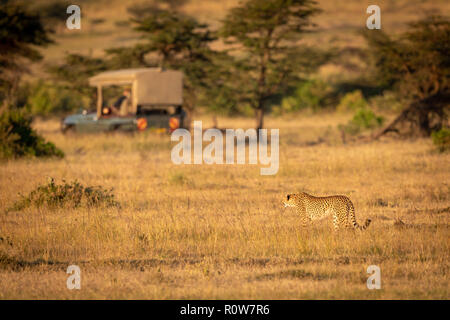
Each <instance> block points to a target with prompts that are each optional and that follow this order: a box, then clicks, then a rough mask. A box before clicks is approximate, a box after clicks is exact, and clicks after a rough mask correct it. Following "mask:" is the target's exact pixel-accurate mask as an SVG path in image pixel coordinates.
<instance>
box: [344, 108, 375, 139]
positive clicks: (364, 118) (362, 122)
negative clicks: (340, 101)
mask: <svg viewBox="0 0 450 320" xmlns="http://www.w3.org/2000/svg"><path fill="white" fill-rule="evenodd" d="M383 122H384V118H383V117H381V116H377V115H376V114H375V113H374V112H373V111H372V110H370V109H368V108H360V109H358V110H357V111H356V112H355V114H354V116H353V118H352V120H350V121H349V122H348V123H347V125H341V126H339V128H340V129H341V130H344V131H345V132H346V133H348V134H352V135H354V134H358V133H360V132H362V131H364V130H367V129H374V128H377V127H380V126H381V125H382V124H383Z"/></svg>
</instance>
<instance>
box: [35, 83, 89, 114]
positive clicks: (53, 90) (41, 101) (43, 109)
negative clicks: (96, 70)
mask: <svg viewBox="0 0 450 320" xmlns="http://www.w3.org/2000/svg"><path fill="white" fill-rule="evenodd" d="M29 90H30V94H29V96H28V99H27V107H28V109H29V110H30V111H31V112H32V114H35V115H43V116H46V115H50V114H58V113H66V112H69V111H74V110H78V109H87V108H88V106H89V99H87V98H85V97H83V96H82V95H80V94H77V93H74V92H71V91H69V90H67V89H66V88H62V87H59V86H57V85H52V84H48V83H44V82H43V81H39V82H37V83H36V84H34V85H32V86H31V87H30V89H29Z"/></svg>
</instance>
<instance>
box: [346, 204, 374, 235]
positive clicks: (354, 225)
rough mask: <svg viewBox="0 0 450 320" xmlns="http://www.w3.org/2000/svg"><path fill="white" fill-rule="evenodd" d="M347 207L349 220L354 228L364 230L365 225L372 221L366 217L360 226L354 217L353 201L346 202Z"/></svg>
mask: <svg viewBox="0 0 450 320" xmlns="http://www.w3.org/2000/svg"><path fill="white" fill-rule="evenodd" d="M348 208H349V211H350V222H351V223H352V225H353V228H355V229H359V230H365V229H367V227H368V226H369V224H370V222H372V220H370V219H366V221H365V222H364V224H363V225H362V226H360V225H359V224H358V223H357V222H356V217H355V208H354V207H353V203H352V202H351V201H349V202H348Z"/></svg>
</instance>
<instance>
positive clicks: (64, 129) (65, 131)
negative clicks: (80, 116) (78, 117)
mask: <svg viewBox="0 0 450 320" xmlns="http://www.w3.org/2000/svg"><path fill="white" fill-rule="evenodd" d="M61 132H62V133H63V134H70V133H74V132H75V126H74V125H73V124H69V125H61Z"/></svg>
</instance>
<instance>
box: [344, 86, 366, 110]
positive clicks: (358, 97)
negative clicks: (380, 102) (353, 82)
mask: <svg viewBox="0 0 450 320" xmlns="http://www.w3.org/2000/svg"><path fill="white" fill-rule="evenodd" d="M366 107H367V101H366V99H365V98H364V96H363V94H362V92H361V90H355V91H353V92H349V93H347V94H345V95H344V96H343V97H342V98H341V100H340V101H339V104H338V106H337V108H336V110H337V111H340V112H347V111H358V110H361V109H364V108H366Z"/></svg>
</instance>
